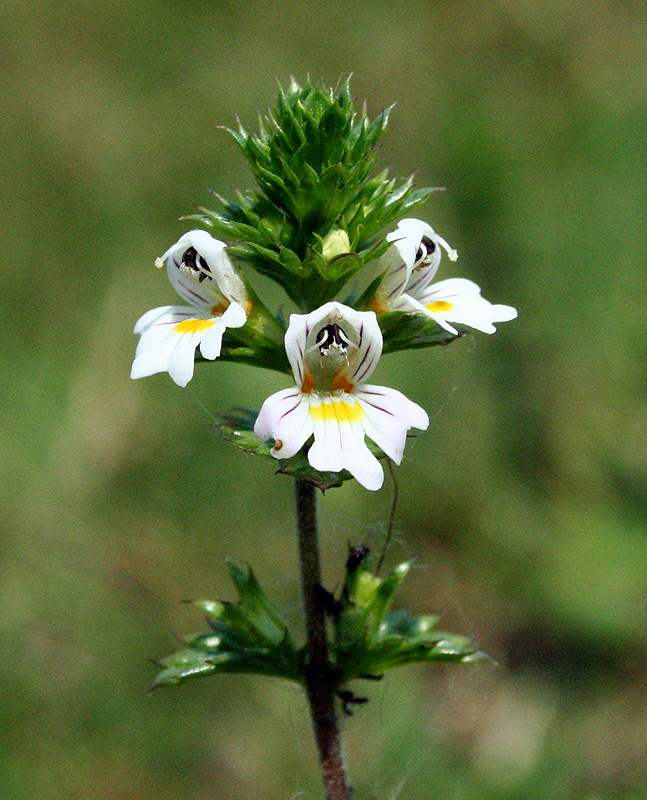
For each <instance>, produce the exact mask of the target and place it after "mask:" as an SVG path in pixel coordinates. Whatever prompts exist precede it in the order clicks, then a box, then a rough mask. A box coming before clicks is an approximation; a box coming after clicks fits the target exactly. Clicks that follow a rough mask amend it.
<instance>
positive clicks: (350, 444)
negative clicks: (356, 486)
mask: <svg viewBox="0 0 647 800" xmlns="http://www.w3.org/2000/svg"><path fill="white" fill-rule="evenodd" d="M309 413H310V415H311V417H312V418H313V421H314V442H313V444H312V446H311V447H310V450H309V451H308V462H309V463H310V465H311V466H312V467H314V468H315V469H317V470H320V471H322V472H341V470H343V469H345V470H348V472H350V474H351V475H352V476H353V477H354V478H356V480H357V481H358V482H359V483H360V484H361V485H362V486H364V487H365V488H366V489H369V490H370V491H375V490H377V489H379V488H380V487H381V486H382V483H383V481H384V473H383V471H382V467H381V466H380V463H379V461H378V460H377V459H376V458H375V456H374V455H373V453H371V451H370V450H369V449H368V447H367V445H366V442H365V441H364V412H363V410H362V407H361V405H360V404H359V403H358V402H357V400H356V399H355V397H354V395H352V394H347V393H344V394H341V395H338V396H334V397H324V398H317V397H312V398H311V400H310V409H309Z"/></svg>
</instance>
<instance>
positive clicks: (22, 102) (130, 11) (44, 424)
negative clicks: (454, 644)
mask: <svg viewBox="0 0 647 800" xmlns="http://www.w3.org/2000/svg"><path fill="white" fill-rule="evenodd" d="M2 11H3V26H2V27H3V30H2V32H1V33H0V44H1V46H2V59H3V61H2V64H3V66H2V72H1V73H0V93H1V96H2V100H3V103H2V107H3V114H2V117H1V122H0V135H1V136H2V148H0V163H1V165H2V175H3V185H4V193H3V194H4V200H5V202H4V203H3V214H2V218H1V219H0V228H1V236H0V247H2V249H3V265H4V276H5V277H4V280H3V281H2V283H1V284H0V302H1V303H2V313H3V331H4V334H5V336H4V346H3V355H4V357H3V359H2V360H1V362H0V373H1V375H2V385H3V392H2V402H3V405H4V410H5V414H4V419H5V420H6V425H5V427H4V430H3V450H4V453H5V458H4V459H3V467H2V478H3V486H4V503H3V504H2V509H1V511H0V522H1V524H2V529H3V534H2V539H1V540H0V556H1V558H2V563H3V566H2V572H1V574H0V602H1V603H2V614H1V615H0V631H1V633H2V638H3V647H2V655H1V656H0V669H1V674H2V680H1V681H0V704H1V705H2V708H3V733H2V745H1V746H2V753H3V756H2V759H1V763H0V796H2V798H6V799H7V800H14V799H19V800H50V798H51V800H59V798H60V800H63V798H65V799H66V800H67V798H73V797H78V798H83V800H85V799H86V798H99V799H104V798H105V800H116V798H129V800H153V798H155V800H165V798H169V799H170V798H178V797H186V798H189V797H190V798H192V800H200V798H204V799H205V800H206V799H207V798H212V797H215V796H217V797H219V798H223V800H227V798H232V799H233V798H238V800H240V798H250V800H251V798H257V797H258V796H263V797H290V796H297V795H298V793H299V792H303V793H305V795H306V796H312V797H316V796H318V791H319V790H318V779H317V776H316V770H315V763H314V755H313V750H312V746H311V743H310V739H309V729H308V720H307V718H306V715H305V709H304V704H303V701H302V699H301V698H300V696H299V694H298V692H296V691H295V690H293V689H291V688H289V687H285V686H282V685H280V684H277V683H273V682H271V681H254V680H252V679H248V678H243V677H223V678H218V679H214V680H207V681H204V682H203V683H196V684H195V685H188V686H183V687H181V688H180V689H178V690H176V691H172V692H165V693H161V692H160V693H158V694H157V695H154V696H153V697H150V698H149V697H147V695H146V687H147V686H148V684H149V682H150V679H151V676H152V674H153V672H154V667H152V666H151V665H150V664H149V663H148V662H147V659H148V658H155V657H159V656H160V655H163V654H165V653H167V652H168V651H169V650H171V649H173V648H174V647H175V644H176V637H177V635H179V634H180V633H182V632H187V631H190V630H193V629H194V628H196V627H198V626H199V625H200V620H197V619H195V616H194V615H193V614H192V613H191V611H190V610H189V609H188V608H186V607H184V606H182V605H180V604H179V601H180V600H181V599H183V598H186V597H199V596H212V597H219V596H225V597H228V596H232V594H233V592H232V591H231V590H230V588H229V587H228V585H227V580H226V577H225V570H224V566H223V562H224V559H225V558H227V557H233V558H238V559H242V560H247V561H250V562H251V563H253V564H254V566H255V568H256V570H257V572H258V573H259V577H260V578H261V580H263V582H264V583H265V584H266V585H269V586H271V587H272V594H273V596H274V597H275V599H276V602H277V603H278V605H279V606H280V607H281V608H282V610H283V611H284V612H285V613H286V614H287V615H288V617H289V618H290V619H292V620H293V621H294V622H295V624H298V621H299V598H298V593H297V589H296V581H295V578H294V569H295V557H294V542H293V539H292V523H291V522H290V486H289V481H288V480H287V479H285V478H283V477H281V476H279V477H274V476H273V475H272V474H271V471H270V470H268V468H267V466H266V465H264V464H256V463H255V462H254V461H253V460H251V459H249V458H245V457H244V456H242V455H241V454H239V453H235V452H232V451H231V450H230V449H228V448H227V446H226V444H225V443H224V442H222V441H220V440H219V438H218V436H217V435H216V434H215V432H214V431H213V428H212V425H211V421H210V416H209V414H210V413H215V412H218V411H221V410H223V409H226V408H228V407H229V406H231V405H235V404H241V403H243V404H245V405H249V406H256V407H258V406H259V405H260V403H261V402H262V400H263V399H264V398H265V397H266V396H267V395H268V394H269V393H270V392H271V391H275V390H277V389H279V388H281V387H282V386H283V385H284V384H283V383H282V380H283V379H282V378H281V376H278V375H274V374H270V373H268V374H267V375H264V374H261V373H259V372H254V371H252V370H248V369H244V368H241V367H238V366H235V365H230V364H215V365H202V366H200V367H199V374H198V375H197V376H196V379H195V380H194V381H193V382H192V383H191V385H190V388H189V389H187V390H184V391H182V390H180V389H178V388H177V387H175V386H174V385H173V384H172V383H171V381H170V380H169V379H168V377H167V376H156V377H153V378H150V379H147V380H146V381H139V382H137V383H133V382H130V381H129V379H128V371H129V366H130V361H131V359H132V354H133V350H134V345H135V341H134V337H133V336H132V334H131V333H130V331H131V329H132V325H133V323H134V320H135V319H137V317H138V316H139V315H140V314H141V313H142V312H143V311H145V310H147V309H148V308H152V307H154V306H155V305H161V304H166V303H169V302H173V300H172V297H173V293H172V291H171V290H170V287H168V286H167V285H166V284H165V281H164V279H163V277H162V276H160V274H159V273H158V272H157V271H156V270H154V269H152V263H153V260H154V258H155V257H156V256H157V255H159V254H160V253H161V252H163V251H164V250H165V249H166V247H167V246H168V245H169V244H170V243H171V242H172V241H174V240H175V239H176V238H177V237H178V236H179V234H180V233H181V232H183V231H184V230H185V229H186V225H185V224H184V223H178V222H176V219H177V218H178V217H179V216H180V215H182V214H184V213H187V212H190V211H191V210H192V207H193V205H192V204H194V203H202V202H206V201H207V199H208V195H206V192H205V191H204V190H205V189H206V187H212V188H214V189H216V190H219V191H222V192H224V193H230V192H231V190H232V188H233V187H235V186H240V187H241V188H245V187H247V186H249V185H250V176H249V174H248V173H247V172H246V171H245V168H244V165H243V164H242V161H241V159H240V157H239V156H238V154H237V153H236V151H235V148H234V145H233V143H232V142H231V141H229V140H228V139H227V137H226V136H225V135H224V134H223V133H222V132H218V131H217V130H216V129H215V128H216V126H217V125H230V124H232V123H233V121H234V118H235V115H236V114H239V115H240V116H241V118H242V119H243V121H244V122H245V123H246V124H250V125H253V121H254V115H255V112H256V110H257V109H261V110H263V109H265V108H267V107H268V106H269V105H270V104H271V102H272V101H273V97H274V94H275V80H276V79H278V80H280V81H282V82H283V83H285V82H286V81H287V80H288V77H289V75H290V73H293V74H294V75H295V76H296V77H297V79H300V80H303V79H304V78H305V76H306V74H307V73H310V75H311V76H312V77H313V78H318V77H319V76H322V77H324V78H325V79H327V80H329V81H330V82H333V83H334V82H335V81H336V80H337V78H338V77H339V76H340V75H341V74H347V73H348V72H351V71H353V72H354V73H355V76H354V79H353V81H354V83H353V85H354V91H355V94H356V97H357V99H358V101H361V100H362V99H364V98H366V99H367V100H368V104H369V110H370V111H371V112H372V113H373V114H375V113H377V112H378V111H379V110H381V109H382V108H383V107H384V106H386V105H389V104H390V103H392V102H394V101H397V105H396V108H395V109H394V112H393V115H392V124H391V127H390V129H389V131H388V132H387V134H386V136H385V138H384V140H383V143H382V144H381V145H380V152H379V161H380V164H381V165H382V166H386V165H392V166H393V168H394V172H395V173H396V174H401V175H405V174H408V173H409V172H411V171H416V172H417V180H418V182H419V183H420V184H421V185H426V184H435V185H443V186H445V187H446V188H447V191H446V192H445V193H443V194H439V195H435V196H434V198H433V199H432V201H431V202H430V203H429V205H428V206H427V208H426V209H425V210H424V217H425V219H428V220H429V221H430V222H431V223H432V224H433V225H434V226H435V227H436V228H437V229H438V230H439V232H441V233H442V235H444V236H445V237H446V238H447V239H448V240H449V241H450V243H451V244H452V245H453V246H456V247H457V248H458V249H459V252H460V259H459V261H458V262H457V264H456V265H455V266H454V265H451V266H450V265H446V266H445V267H444V270H445V271H444V272H443V275H442V277H449V276H450V275H453V274H456V275H459V276H461V277H469V278H473V279H475V280H477V281H478V282H479V283H481V284H482V286H483V287H484V293H485V294H486V296H487V297H489V298H491V299H492V300H494V301H497V302H504V303H509V304H512V305H515V306H517V307H518V308H519V311H520V316H519V319H518V321H515V322H512V323H509V324H503V325H501V329H500V331H499V332H498V333H497V334H496V335H495V336H493V337H487V336H485V335H475V336H473V337H469V338H468V339H465V340H461V341H459V342H457V343H455V344H454V345H453V346H452V347H450V348H439V349H436V350H433V351H429V352H421V351H416V352H413V353H408V354H398V355H396V356H391V357H389V358H385V359H384V361H383V363H382V364H381V365H380V367H379V371H378V373H377V374H376V381H378V382H384V383H387V384H389V385H393V386H395V387H397V388H398V389H400V390H402V391H404V392H405V393H406V394H407V395H408V396H410V397H411V398H412V399H414V400H415V401H417V402H419V403H421V404H423V405H424V406H425V407H427V408H428V409H429V411H430V413H431V415H432V416H433V421H432V425H431V427H430V430H429V431H428V432H427V433H426V434H424V435H423V436H421V437H419V438H418V439H417V440H416V441H415V443H414V444H413V445H412V446H411V447H410V448H409V449H408V451H407V454H406V456H405V462H404V464H403V466H402V467H401V468H400V469H399V470H398V476H399V481H400V488H401V497H402V502H401V506H400V512H399V516H398V521H397V531H396V533H397V542H396V544H395V547H394V551H393V558H394V559H395V558H399V557H408V556H411V555H413V556H415V557H416V561H417V566H418V568H417V569H416V570H415V571H414V573H413V576H412V578H411V579H410V583H409V586H408V588H407V589H406V590H405V596H404V597H403V600H406V602H408V603H409V604H410V605H411V606H412V607H413V608H414V609H415V610H416V611H426V610H433V611H436V612H439V613H441V614H442V615H443V617H444V624H446V626H447V627H449V628H453V629H455V630H457V631H460V632H462V633H465V634H467V635H469V636H472V637H474V638H476V639H477V641H478V642H479V644H480V645H481V646H482V647H483V648H484V649H486V650H488V651H489V652H491V653H492V654H493V655H494V656H495V658H497V660H498V662H499V664H498V666H497V667H487V668H478V669H471V670H466V669H461V668H456V667H454V668H448V669H444V668H443V669H429V670H427V669H425V668H419V669H413V668H412V669H409V670H406V671H403V672H402V673H401V674H394V675H392V676H390V677H389V678H388V679H387V680H386V681H385V682H384V683H383V684H380V685H379V686H375V687H374V686H371V687H369V693H370V695H371V697H372V701H371V703H370V704H369V706H368V707H364V708H362V709H361V710H360V711H358V712H357V714H356V715H355V717H354V718H353V719H352V720H348V721H347V723H346V731H345V733H346V738H347V742H348V750H349V756H350V763H351V767H352V769H353V771H354V774H355V776H356V784H357V795H358V797H360V798H362V797H363V798H387V797H389V798H390V797H395V796H399V797H407V798H412V799H413V800H415V798H421V800H422V798H425V800H426V798H429V797H443V798H456V800H459V799H460V800H481V798H483V799H484V800H494V799H495V798H496V800H501V798H510V800H512V798H520V797H522V798H524V799H528V800H532V798H538V799H539V798H542V799H543V798H546V797H551V798H553V797H554V798H557V797H565V798H574V799H578V800H594V798H595V800H597V798H605V799H607V800H612V799H613V800H632V799H633V798H637V797H641V796H643V795H642V794H641V792H642V791H643V788H644V786H645V784H646V782H647V781H646V780H645V779H646V775H645V771H646V769H645V755H646V749H647V740H646V738H645V731H646V730H647V718H646V717H647V702H646V700H645V683H644V675H645V652H646V646H647V637H646V635H645V628H646V619H645V617H646V613H645V597H646V596H647V570H646V568H645V567H646V566H647V565H646V563H645V562H646V561H647V555H646V554H647V547H646V541H645V521H646V519H647V502H646V501H645V497H646V491H647V447H646V444H647V442H646V438H647V406H646V404H645V366H644V352H645V343H646V341H647V326H646V323H645V319H646V315H645V311H646V310H647V309H646V301H645V297H646V295H645V292H644V260H645V238H646V236H647V233H646V230H647V229H646V227H645V224H644V220H645V212H646V210H647V209H646V205H647V204H646V202H645V201H646V195H647V176H646V174H645V157H644V152H645V141H646V137H647V131H646V124H645V123H646V121H647V111H646V108H647V106H646V102H647V93H646V90H645V86H647V80H646V78H647V76H646V75H645V72H646V70H645V66H644V64H645V62H644V51H645V47H646V45H647V41H646V36H645V29H646V26H647V12H646V11H645V9H644V8H643V6H642V5H641V4H638V3H632V2H624V3H604V2H595V3H585V2H582V1H581V0H570V1H569V2H567V3H554V2H544V3H533V2H530V1H529V0H520V1H519V2H492V1H490V2H485V3H475V2H466V3H457V2H440V3H435V4H433V5H432V4H429V3H426V2H422V0H420V2H415V1H414V0H406V1H405V2H404V3H403V4H400V5H399V6H397V8H396V7H395V6H391V5H389V4H387V3H386V2H373V3H356V4H353V5H351V6H349V5H348V4H346V3H341V2H337V0H335V1H334V2H331V3H329V4H326V6H322V5H321V4H317V3H311V2H305V3H301V4H299V5H298V6H297V5H295V4H283V3H279V4H267V3H260V2H258V0H252V1H251V2H247V3H244V4H243V3H238V2H235V0H232V2H212V3H210V4H204V3H197V2H196V3H194V2H180V1H179V0H176V1H175V2H169V3H166V4H159V3H153V2H147V1H146V0H144V1H142V2H138V3H134V4H125V3H95V4H90V5H88V4H81V3H77V2H62V3H61V2H59V3H51V2H47V1H46V0H32V2H30V3H28V4H27V3H24V4H23V3H12V2H8V1H7V0H6V1H5V2H4V3H3V4H2ZM259 285H261V286H262V288H263V290H264V291H265V290H266V286H265V284H259ZM281 302H283V301H281ZM286 310H287V311H289V310H290V308H289V305H287V304H286ZM205 409H206V410H205ZM388 503H389V493H388V489H387V490H384V491H383V492H382V493H381V494H379V495H377V496H375V495H369V494H368V493H366V492H363V491H362V490H361V489H359V488H358V487H353V486H351V485H346V486H345V487H344V488H343V489H341V490H338V491H331V492H330V493H329V495H328V496H327V497H326V499H325V500H324V502H323V504H322V519H323V523H324V542H323V547H324V554H325V557H326V564H327V574H328V581H329V584H330V585H331V586H333V585H334V584H335V581H336V580H338V579H339V577H340V573H341V564H342V560H343V557H344V552H345V547H346V542H347V541H348V540H351V541H358V540H366V539H369V540H371V541H372V542H375V543H376V544H377V543H378V542H379V540H380V535H381V532H383V523H384V519H385V518H386V514H387V509H388Z"/></svg>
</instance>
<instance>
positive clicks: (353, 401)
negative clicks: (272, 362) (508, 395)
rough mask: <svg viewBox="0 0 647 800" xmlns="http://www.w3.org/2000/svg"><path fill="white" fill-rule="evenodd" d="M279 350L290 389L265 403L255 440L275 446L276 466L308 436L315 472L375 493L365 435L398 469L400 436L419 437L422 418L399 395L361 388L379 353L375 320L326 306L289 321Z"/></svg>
mask: <svg viewBox="0 0 647 800" xmlns="http://www.w3.org/2000/svg"><path fill="white" fill-rule="evenodd" d="M285 349H286V353H287V356H288V359H289V361H290V366H291V367H292V373H293V375H294V380H295V383H296V386H293V387H291V388H289V389H283V390H282V391H280V392H277V393H276V394H273V395H271V396H270V397H268V398H267V400H265V402H264V403H263V407H262V408H261V411H260V414H259V415H258V419H257V420H256V425H255V427H254V431H255V433H256V435H257V436H258V437H259V439H261V440H262V441H266V440H267V439H270V438H272V439H274V440H275V444H274V447H273V448H272V455H273V456H275V457H276V458H281V459H283V458H290V457H291V456H293V455H295V454H296V453H298V452H299V450H300V449H301V448H302V447H303V445H304V444H305V443H306V442H307V441H308V439H309V438H310V437H311V436H314V441H313V443H312V445H311V446H310V449H309V450H308V462H309V463H310V465H311V466H312V467H314V469H317V470H320V471H322V472H341V471H342V470H347V471H348V472H350V474H351V475H353V477H355V478H356V479H357V481H358V482H359V483H360V484H361V485H362V486H364V487H365V488H366V489H370V490H372V491H374V490H377V489H379V488H380V487H381V486H382V483H383V481H384V472H383V470H382V466H381V464H380V462H379V461H378V459H377V458H376V457H375V455H373V453H372V452H371V451H370V450H369V448H368V446H367V444H366V441H365V436H368V437H369V438H370V439H372V441H373V442H374V443H375V444H376V445H377V446H378V447H379V448H380V449H381V450H383V451H384V453H385V454H386V455H387V456H388V457H389V458H391V459H392V460H393V461H394V462H395V463H396V464H399V463H400V462H401V460H402V454H403V451H404V446H405V443H406V437H407V431H408V430H409V429H410V428H419V429H421V430H425V429H426V428H427V427H428V425H429V418H428V416H427V413H426V412H425V411H424V410H423V409H422V408H420V406H418V405H416V403H413V402H412V401H411V400H409V399H408V398H406V397H405V396H404V395H403V394H402V393H401V392H398V391H396V390H395V389H390V388H387V387H385V386H372V385H370V384H367V383H365V381H366V380H367V379H368V378H369V377H370V375H371V373H372V372H373V370H374V369H375V367H376V365H377V362H378V360H379V358H380V355H381V354H382V333H381V331H380V328H379V325H378V324H377V318H376V316H375V313H374V312H372V311H355V310H354V309H352V308H349V307H348V306H345V305H342V304H341V303H335V302H333V303H326V304H325V305H324V306H321V308H318V309H317V310H316V311H313V312H311V313H310V314H292V316H291V317H290V325H289V327H288V330H287V333H286V335H285Z"/></svg>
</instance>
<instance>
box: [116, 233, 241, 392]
mask: <svg viewBox="0 0 647 800" xmlns="http://www.w3.org/2000/svg"><path fill="white" fill-rule="evenodd" d="M164 261H166V272H167V274H168V277H169V280H170V281H171V283H172V285H173V287H174V289H175V290H176V291H177V293H178V294H179V295H180V296H181V297H182V298H183V299H184V300H186V301H187V302H188V303H190V305H189V306H162V307H161V308H154V309H153V310H152V311H148V312H147V313H146V314H144V316H143V317H141V318H140V319H139V320H138V322H137V324H136V325H135V333H138V334H140V335H141V339H140V340H139V344H138V346H137V351H136V354H135V361H134V362H133V366H132V371H131V373H130V376H131V378H143V377H145V376H147V375H153V374H154V373H156V372H168V373H169V375H170V376H171V378H173V380H174V381H175V383H177V384H178V386H186V385H187V383H188V382H189V381H190V380H191V378H192V377H193V363H194V358H195V351H196V348H197V347H198V346H200V352H201V353H202V355H203V356H204V358H206V359H209V360H213V359H215V358H218V356H219V355H220V349H221V346H222V336H223V334H224V332H225V329H226V328H241V327H242V326H243V325H244V324H245V322H246V321H247V314H248V313H249V311H250V308H251V302H250V300H249V298H248V295H247V291H246V289H245V284H244V283H243V280H242V278H241V276H240V275H239V274H238V272H237V271H236V269H235V268H234V266H233V265H232V263H231V261H230V260H229V257H228V255H227V253H226V245H225V244H224V242H220V241H218V239H214V238H213V237H212V236H210V235H209V234H208V233H207V232H206V231H200V230H195V231H190V232H189V233H185V234H184V236H182V237H181V238H180V239H179V241H177V242H176V243H175V244H174V245H173V246H172V247H170V248H169V249H168V250H167V251H166V253H164V255H163V256H162V258H161V259H159V260H158V264H159V266H162V264H163V262H164Z"/></svg>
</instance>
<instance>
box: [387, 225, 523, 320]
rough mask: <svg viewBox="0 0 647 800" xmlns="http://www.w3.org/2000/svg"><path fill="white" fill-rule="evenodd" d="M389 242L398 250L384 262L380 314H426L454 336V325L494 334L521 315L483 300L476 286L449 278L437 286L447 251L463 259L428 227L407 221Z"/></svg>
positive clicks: (453, 256) (451, 256)
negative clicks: (497, 323) (442, 259)
mask: <svg viewBox="0 0 647 800" xmlns="http://www.w3.org/2000/svg"><path fill="white" fill-rule="evenodd" d="M386 240H387V241H389V242H392V245H391V247H390V248H389V249H388V250H387V251H386V253H385V254H384V255H383V256H382V258H381V259H380V269H381V270H382V271H383V273H384V277H383V278H382V282H381V283H380V285H379V287H378V289H377V291H376V292H375V296H374V298H373V301H372V303H371V305H372V307H373V308H374V309H375V310H376V311H377V312H378V313H379V312H384V311H404V312H407V313H412V314H424V315H426V316H428V317H430V318H431V319H433V320H434V321H435V322H437V323H438V324H439V325H440V326H442V327H443V328H445V330H448V331H450V333H457V330H456V328H454V327H453V326H452V325H451V324H450V323H452V322H456V323H458V324H460V325H468V326H469V327H470V328H476V329H477V330H479V331H483V332H484V333H494V332H495V330H496V328H495V327H494V325H493V323H494V322H506V321H508V320H511V319H514V318H515V317H516V316H517V311H516V309H514V308H512V306H504V305H493V304H492V303H490V302H488V301H487V300H486V299H485V298H484V297H481V290H480V288H479V287H478V286H477V285H476V284H475V283H474V282H473V281H469V280H466V279H465V278H449V279H448V280H444V281H438V282H437V283H432V280H433V278H434V276H435V275H436V272H437V270H438V267H439V266H440V260H441V253H442V250H441V248H442V249H444V250H446V252H447V255H448V256H449V258H450V259H451V260H452V261H456V259H457V258H458V254H457V253H456V251H455V250H453V249H452V248H451V247H450V246H449V245H448V244H447V242H446V241H445V240H444V239H443V238H441V237H440V236H439V235H438V234H437V233H436V232H435V231H434V229H433V228H432V227H431V226H430V225H428V224H427V223H426V222H423V221H422V220H419V219H403V220H401V221H400V222H399V224H398V227H397V228H396V230H395V231H392V232H391V233H389V234H387V236H386Z"/></svg>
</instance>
